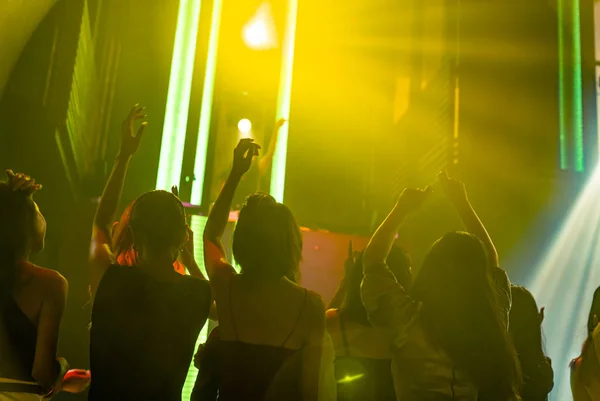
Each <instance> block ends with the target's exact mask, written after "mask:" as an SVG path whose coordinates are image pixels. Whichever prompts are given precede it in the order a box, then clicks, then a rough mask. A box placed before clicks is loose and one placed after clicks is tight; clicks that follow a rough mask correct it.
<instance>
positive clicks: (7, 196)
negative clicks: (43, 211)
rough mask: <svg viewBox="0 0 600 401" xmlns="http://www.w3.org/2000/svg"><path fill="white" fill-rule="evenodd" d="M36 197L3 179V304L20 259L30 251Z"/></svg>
mask: <svg viewBox="0 0 600 401" xmlns="http://www.w3.org/2000/svg"><path fill="white" fill-rule="evenodd" d="M34 219H35V206H34V203H33V199H32V198H31V196H30V195H27V194H25V193H23V192H21V191H13V190H12V188H10V187H9V185H8V184H7V183H5V182H0V222H1V223H0V305H1V304H2V303H3V302H4V301H5V300H6V299H7V297H8V296H10V295H11V293H12V290H13V287H14V283H15V280H16V277H17V272H18V265H17V262H18V258H19V257H21V256H22V255H23V254H24V253H26V251H27V247H28V246H29V241H30V238H31V236H32V235H33V232H34V228H33V225H34Z"/></svg>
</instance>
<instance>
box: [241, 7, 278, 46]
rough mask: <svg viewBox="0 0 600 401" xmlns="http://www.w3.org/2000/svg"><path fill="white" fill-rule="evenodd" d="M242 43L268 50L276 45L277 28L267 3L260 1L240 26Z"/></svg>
mask: <svg viewBox="0 0 600 401" xmlns="http://www.w3.org/2000/svg"><path fill="white" fill-rule="evenodd" d="M242 38H243V39H244V43H245V44H246V46H248V47H249V48H251V49H254V50H269V49H274V48H276V47H277V30H276V29H275V22H274V21H273V14H272V13H271V6H270V4H269V3H266V2H265V3H262V4H261V5H260V6H259V7H258V9H257V10H256V13H255V14H254V16H252V18H250V20H249V21H248V22H247V23H246V25H244V27H243V28H242Z"/></svg>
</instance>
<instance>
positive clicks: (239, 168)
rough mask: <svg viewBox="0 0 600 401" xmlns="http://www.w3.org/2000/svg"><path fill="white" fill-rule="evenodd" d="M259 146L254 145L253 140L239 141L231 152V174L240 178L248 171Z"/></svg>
mask: <svg viewBox="0 0 600 401" xmlns="http://www.w3.org/2000/svg"><path fill="white" fill-rule="evenodd" d="M259 149H260V145H258V144H256V143H254V139H250V138H244V139H242V140H240V142H239V143H238V145H237V147H236V148H235V150H234V151H233V169H232V172H233V173H235V174H236V175H239V176H242V175H244V174H246V172H247V171H248V170H249V169H250V166H251V165H252V160H253V159H254V157H255V156H258V151H259Z"/></svg>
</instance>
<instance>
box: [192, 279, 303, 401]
mask: <svg viewBox="0 0 600 401" xmlns="http://www.w3.org/2000/svg"><path fill="white" fill-rule="evenodd" d="M229 289H230V290H229V299H230V305H231V286H230V287H229ZM307 300H308V290H306V289H305V298H304V304H303V306H302V308H301V309H300V312H299V313H298V317H297V319H296V323H295V324H294V327H293V329H292V331H291V332H290V333H289V334H288V335H287V336H286V338H285V339H284V340H283V341H282V342H281V345H280V346H278V347H277V346H271V345H259V344H250V343H246V342H243V341H240V340H238V335H237V328H236V325H235V317H234V315H233V310H231V311H230V313H231V322H232V325H233V330H234V336H235V339H234V340H233V341H224V340H220V339H219V340H216V341H214V342H211V341H209V342H207V344H206V347H205V349H204V352H205V355H204V358H205V359H204V360H205V363H206V368H207V369H210V370H211V372H212V376H213V377H217V378H218V379H217V380H218V382H219V384H218V390H219V397H218V399H219V401H240V400H244V401H267V400H268V401H271V400H272V401H275V400H278V401H279V400H285V401H296V400H298V401H300V400H301V399H302V387H301V382H302V363H301V357H302V350H301V349H300V350H293V349H289V348H285V346H286V344H287V343H288V341H289V339H290V338H291V337H292V335H293V334H294V332H295V331H296V328H297V326H298V324H299V322H300V319H301V318H302V315H303V314H304V309H305V308H306V304H307ZM209 361H210V362H209ZM203 366H204V363H203ZM207 374H209V375H210V373H207ZM204 399H206V398H204Z"/></svg>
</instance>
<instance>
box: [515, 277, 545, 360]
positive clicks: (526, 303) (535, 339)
mask: <svg viewBox="0 0 600 401" xmlns="http://www.w3.org/2000/svg"><path fill="white" fill-rule="evenodd" d="M511 292H512V307H511V309H510V315H509V316H510V317H509V325H508V327H509V332H510V334H511V336H512V338H513V343H514V344H515V348H516V349H517V353H518V354H519V358H522V356H524V355H526V354H530V353H531V354H532V355H535V354H537V356H538V357H539V356H543V355H544V352H543V349H542V315H541V313H540V311H539V309H538V306H537V303H536V302H535V298H534V297H533V294H531V292H529V290H527V288H525V287H521V286H517V285H514V286H512V290H511Z"/></svg>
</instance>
